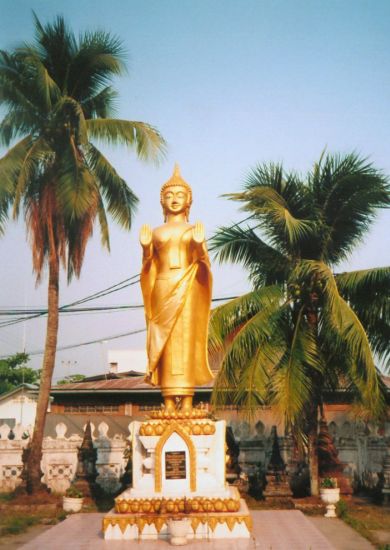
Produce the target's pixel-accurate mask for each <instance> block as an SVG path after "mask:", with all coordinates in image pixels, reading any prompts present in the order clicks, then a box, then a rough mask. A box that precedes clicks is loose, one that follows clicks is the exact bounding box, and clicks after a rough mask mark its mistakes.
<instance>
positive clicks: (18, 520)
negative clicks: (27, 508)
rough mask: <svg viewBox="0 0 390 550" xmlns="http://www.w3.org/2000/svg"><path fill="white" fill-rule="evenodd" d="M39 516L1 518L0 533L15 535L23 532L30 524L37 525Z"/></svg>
mask: <svg viewBox="0 0 390 550" xmlns="http://www.w3.org/2000/svg"><path fill="white" fill-rule="evenodd" d="M40 520H41V518H40V517H38V516H13V517H11V516H8V517H5V518H4V521H3V519H2V520H1V525H0V533H1V534H2V535H17V534H19V533H24V532H25V531H27V529H28V528H29V527H31V526H32V525H37V524H38V523H39V522H40Z"/></svg>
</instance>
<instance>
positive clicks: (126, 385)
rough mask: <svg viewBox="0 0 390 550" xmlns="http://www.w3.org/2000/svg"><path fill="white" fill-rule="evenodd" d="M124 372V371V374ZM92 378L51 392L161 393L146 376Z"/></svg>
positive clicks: (54, 387)
mask: <svg viewBox="0 0 390 550" xmlns="http://www.w3.org/2000/svg"><path fill="white" fill-rule="evenodd" d="M123 374H124V373H122V376H123ZM91 378H93V379H92V380H91V379H88V380H86V379H84V380H81V381H80V382H73V383H72V384H60V385H59V386H53V387H52V389H51V394H53V395H58V394H65V393H101V392H110V393H152V392H156V393H160V391H161V390H160V388H159V387H154V386H151V385H150V384H147V383H146V382H145V376H144V375H141V376H139V375H138V376H136V375H130V376H123V377H118V375H116V377H115V378H110V377H109V376H108V375H107V378H105V379H103V380H100V379H98V380H96V379H94V378H95V377H91ZM212 387H213V382H210V383H209V384H208V385H206V386H202V387H198V388H195V391H197V392H202V391H206V392H210V391H211V390H212Z"/></svg>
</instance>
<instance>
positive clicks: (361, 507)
mask: <svg viewBox="0 0 390 550" xmlns="http://www.w3.org/2000/svg"><path fill="white" fill-rule="evenodd" d="M336 512H337V515H338V517H339V518H340V519H342V520H343V521H344V522H345V523H346V524H347V525H350V526H351V527H352V529H355V531H357V532H358V533H359V534H360V535H362V536H363V537H364V538H366V539H367V540H369V541H370V542H371V543H372V544H374V545H376V548H378V550H390V545H389V544H382V545H380V544H379V545H378V540H377V538H376V537H375V531H376V530H383V531H390V514H389V511H388V509H386V508H385V507H383V506H378V505H374V504H370V503H368V502H366V503H363V502H359V503H347V502H345V501H344V500H342V499H341V500H340V501H339V502H338V503H337V506H336Z"/></svg>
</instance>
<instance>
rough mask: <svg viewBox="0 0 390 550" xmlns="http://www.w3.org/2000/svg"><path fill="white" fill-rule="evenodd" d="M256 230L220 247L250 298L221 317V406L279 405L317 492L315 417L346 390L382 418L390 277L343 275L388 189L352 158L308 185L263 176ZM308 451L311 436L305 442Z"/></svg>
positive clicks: (248, 201) (330, 160)
mask: <svg viewBox="0 0 390 550" xmlns="http://www.w3.org/2000/svg"><path fill="white" fill-rule="evenodd" d="M228 197H229V198H230V199H232V200H235V201H239V202H241V203H243V207H242V209H243V210H245V211H247V212H249V213H250V221H248V227H247V228H244V227H242V226H241V225H240V224H237V225H235V226H233V227H225V228H221V229H220V230H219V231H218V232H217V233H216V235H215V236H214V238H213V244H214V247H215V249H216V255H217V257H218V258H219V260H220V261H221V262H224V261H231V262H236V263H240V264H242V265H243V266H244V267H245V268H246V269H248V271H249V276H250V280H251V283H252V286H253V290H252V291H251V292H249V293H248V294H246V295H244V296H240V297H239V298H237V299H235V300H233V301H231V302H229V303H227V304H225V305H222V306H220V307H218V308H216V309H215V310H214V311H213V312H212V318H211V324H210V327H211V328H210V349H211V351H212V352H213V353H215V354H219V356H222V366H221V370H220V372H219V375H218V378H217V381H216V392H215V402H216V404H217V405H218V404H221V403H224V402H227V401H229V402H231V401H233V402H234V403H236V404H237V405H240V406H241V407H243V408H244V409H245V410H246V411H247V412H249V413H251V412H252V413H253V411H254V410H255V409H256V407H258V405H260V404H264V403H270V404H272V405H273V406H274V407H275V410H276V411H278V413H279V414H280V415H281V417H282V418H284V421H285V423H286V426H287V427H289V428H291V429H292V430H294V432H295V434H296V435H299V434H301V436H303V441H305V443H306V445H307V448H308V456H309V462H310V467H311V491H312V494H318V462H317V453H316V439H317V430H318V428H317V425H318V413H319V412H321V411H322V398H323V393H324V391H325V390H326V389H334V388H336V387H337V386H338V385H340V384H342V385H343V387H344V388H347V389H348V390H349V391H350V392H351V394H352V395H353V396H354V400H355V401H356V402H357V403H359V405H360V412H361V414H363V411H365V413H366V414H370V415H375V416H380V415H381V414H382V413H383V411H384V388H383V384H382V382H381V378H380V376H379V373H378V370H377V369H376V367H375V364H374V355H375V356H376V357H377V358H378V360H381V361H384V363H385V365H387V366H389V364H390V346H389V342H390V338H389V336H390V300H389V288H390V267H382V268H376V269H366V270H361V271H352V272H348V273H339V274H337V273H335V272H334V268H335V267H336V266H337V265H338V264H339V263H340V262H342V261H344V260H346V259H347V258H348V256H349V254H350V253H351V251H352V250H353V249H354V248H355V247H356V246H357V245H358V244H359V243H360V242H361V239H362V237H363V235H364V234H365V232H366V231H367V230H368V228H369V227H370V225H371V223H372V221H373V220H374V217H375V213H376V210H377V209H378V208H382V207H388V206H389V204H390V195H389V184H388V181H387V179H386V178H385V177H384V176H383V175H382V174H381V173H380V172H379V171H378V170H375V169H374V168H373V167H372V165H370V164H368V163H367V162H366V161H365V160H363V159H361V158H359V157H358V156H357V155H355V154H350V155H346V156H331V155H327V156H324V155H323V156H322V157H321V159H320V161H319V162H318V163H317V164H315V165H314V167H313V169H312V171H311V172H309V173H308V174H307V176H306V178H305V179H302V178H300V177H299V176H298V175H297V174H295V173H286V172H285V171H284V170H283V168H282V166H280V165H273V164H271V165H262V166H258V167H256V168H255V169H254V170H253V171H252V172H251V173H250V174H249V177H248V179H247V181H246V184H245V188H244V190H243V192H241V193H234V194H230V195H228ZM301 441H302V438H301Z"/></svg>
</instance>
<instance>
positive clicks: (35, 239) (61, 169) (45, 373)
mask: <svg viewBox="0 0 390 550" xmlns="http://www.w3.org/2000/svg"><path fill="white" fill-rule="evenodd" d="M34 18H35V41H34V42H33V43H32V44H25V45H23V46H21V47H19V48H17V49H15V50H13V51H11V52H6V51H1V52H0V100H1V105H2V106H3V108H4V109H5V112H6V114H5V116H4V118H3V120H2V122H1V124H0V139H1V141H2V143H3V145H6V146H9V145H10V144H11V142H13V141H14V140H15V139H18V141H17V143H16V144H15V145H13V146H12V147H11V148H10V149H9V151H8V152H7V154H6V155H5V156H4V157H3V158H2V159H0V222H1V224H2V226H1V227H2V228H3V225H4V222H5V219H6V217H7V214H8V212H9V211H10V210H11V208H12V211H13V214H14V216H15V217H17V216H18V215H19V212H20V211H22V212H23V214H24V219H25V222H26V226H27V232H28V235H29V239H30V242H31V248H32V256H33V268H34V271H35V272H36V274H37V279H38V280H39V279H40V277H41V275H42V272H43V269H44V267H45V266H46V265H47V266H48V320H47V333H46V344H45V353H44V359H43V365H42V377H41V385H40V394H39V399H38V404H37V415H36V421H35V427H34V435H33V440H32V444H31V449H30V455H29V463H28V468H27V473H28V483H27V485H28V490H29V491H30V492H31V491H33V490H35V489H36V488H37V487H38V486H39V483H40V471H39V470H40V468H39V464H40V457H41V447H42V439H43V428H44V422H45V414H46V410H47V406H48V399H49V392H50V386H51V379H52V373H53V368H54V362H55V353H56V344H57V333H58V303H59V273H60V265H61V264H62V265H63V266H64V267H65V268H66V269H67V273H68V279H69V280H70V279H71V278H72V276H73V275H76V276H79V274H80V270H81V267H82V263H83V257H84V252H85V248H86V244H87V242H88V240H89V239H90V237H91V236H92V230H93V227H94V223H95V221H97V222H98V224H99V226H100V231H101V242H102V245H103V246H105V247H107V248H109V232H108V219H107V214H109V215H111V217H112V218H113V219H114V220H115V221H116V222H117V223H118V224H119V225H120V226H122V227H123V228H125V229H130V225H131V221H132V216H133V213H134V210H135V207H136V204H137V197H136V196H135V194H134V193H133V191H132V190H131V189H130V188H129V187H128V186H127V184H126V182H125V181H124V180H123V179H122V178H121V177H120V176H119V174H118V173H117V172H116V170H115V168H114V167H113V166H112V165H111V164H110V162H109V160H108V159H107V158H106V157H105V156H104V154H103V153H102V152H101V151H100V150H99V149H98V147H97V146H96V141H98V142H102V143H103V142H106V143H108V144H111V145H113V144H115V145H116V144H123V145H126V146H129V147H130V148H133V149H135V151H136V153H137V155H138V157H140V158H141V159H144V160H146V159H152V160H158V158H159V156H160V155H161V154H162V153H163V152H164V147H165V144H164V140H163V138H162V137H161V135H160V134H159V132H158V131H157V130H156V129H155V128H153V127H152V126H150V125H149V124H145V123H143V122H132V121H128V120H120V119H117V118H113V115H114V105H115V99H116V92H115V90H114V89H113V88H112V87H111V85H110V83H111V81H112V79H113V77H115V76H116V75H120V74H122V73H123V72H124V70H125V65H124V55H123V54H124V50H123V47H122V44H121V41H120V40H119V39H118V38H115V37H113V36H111V35H110V34H109V33H105V32H101V31H99V32H87V33H85V34H83V35H80V37H79V38H78V39H77V38H76V37H75V36H74V34H73V33H72V32H71V30H70V29H69V28H68V27H67V25H66V24H65V22H64V19H63V18H62V17H58V18H57V19H56V20H55V21H54V23H53V24H46V25H45V26H43V25H42V24H41V23H40V22H39V20H38V18H37V17H36V16H35V15H34Z"/></svg>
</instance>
